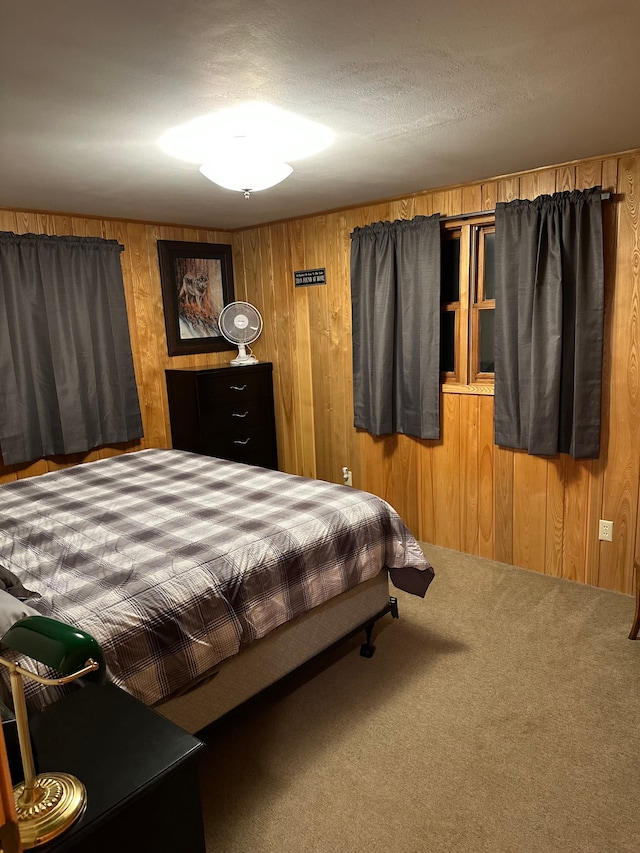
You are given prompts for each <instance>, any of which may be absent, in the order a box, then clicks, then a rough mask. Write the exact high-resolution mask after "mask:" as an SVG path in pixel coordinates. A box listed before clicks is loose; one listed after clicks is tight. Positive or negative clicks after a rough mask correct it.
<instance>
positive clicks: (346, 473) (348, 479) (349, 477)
mask: <svg viewBox="0 0 640 853" xmlns="http://www.w3.org/2000/svg"><path fill="white" fill-rule="evenodd" d="M342 480H343V482H344V484H345V486H353V474H352V473H351V471H350V470H349V469H348V468H347V466H346V465H345V466H344V468H343V469H342Z"/></svg>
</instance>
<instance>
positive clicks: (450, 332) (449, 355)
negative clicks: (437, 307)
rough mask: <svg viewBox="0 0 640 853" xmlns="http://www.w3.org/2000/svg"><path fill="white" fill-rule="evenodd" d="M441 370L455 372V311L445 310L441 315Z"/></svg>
mask: <svg viewBox="0 0 640 853" xmlns="http://www.w3.org/2000/svg"><path fill="white" fill-rule="evenodd" d="M440 317H441V318H442V319H441V322H440V371H441V372H442V373H453V371H454V370H455V369H456V351H455V332H456V313H455V311H443V312H442V314H441V315H440Z"/></svg>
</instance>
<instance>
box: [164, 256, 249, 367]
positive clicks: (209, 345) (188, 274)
mask: <svg viewBox="0 0 640 853" xmlns="http://www.w3.org/2000/svg"><path fill="white" fill-rule="evenodd" d="M158 259H159V261H160V281H161V282H162V299H163V302H164V322H165V327H166V330H167V349H168V351H169V355H191V354H192V353H199V352H216V351H218V350H232V349H235V345H234V344H231V343H229V341H227V340H226V339H225V338H223V337H222V335H221V334H220V328H219V326H218V316H219V315H220V311H222V308H223V307H224V306H225V305H227V304H228V303H229V302H233V301H234V299H235V296H234V291H233V264H232V254H231V246H227V245H226V244H224V243H185V242H182V241H180V240H158Z"/></svg>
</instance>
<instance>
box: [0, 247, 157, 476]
mask: <svg viewBox="0 0 640 853" xmlns="http://www.w3.org/2000/svg"><path fill="white" fill-rule="evenodd" d="M121 250H122V247H121V246H120V245H119V243H117V242H116V241H115V240H100V239H93V238H84V237H49V236H46V235H36V234H24V235H16V234H13V233H11V232H6V231H4V232H0V449H1V450H2V457H3V460H4V463H5V464H6V465H9V464H13V463H21V462H28V461H31V460H33V459H39V458H41V457H43V456H51V455H56V454H69V453H78V452H83V451H86V450H89V449H91V448H93V447H98V446H100V445H104V444H116V443H120V442H126V441H132V440H134V439H138V438H140V437H141V436H142V434H143V431H142V419H141V417H140V406H139V403H138V392H137V389H136V383H135V377H134V372H133V359H132V356H131V344H130V341H129V327H128V323H127V311H126V306H125V300H124V288H123V283H122V270H121V267H120V251H121Z"/></svg>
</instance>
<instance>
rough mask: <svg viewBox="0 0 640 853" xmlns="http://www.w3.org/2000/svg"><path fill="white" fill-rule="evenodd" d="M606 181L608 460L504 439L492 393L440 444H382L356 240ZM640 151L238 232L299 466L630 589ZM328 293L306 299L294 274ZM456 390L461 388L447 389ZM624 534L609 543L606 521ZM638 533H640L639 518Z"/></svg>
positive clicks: (501, 550)
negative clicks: (363, 414) (360, 383)
mask: <svg viewBox="0 0 640 853" xmlns="http://www.w3.org/2000/svg"><path fill="white" fill-rule="evenodd" d="M599 184H600V185H602V187H603V188H604V189H606V190H610V191H611V192H612V193H614V194H615V197H614V199H613V200H612V201H610V202H606V203H605V205H604V216H605V232H606V247H605V252H606V317H605V330H606V331H605V355H604V388H603V404H602V409H603V427H602V452H601V455H600V458H599V459H596V460H581V461H575V460H573V459H571V458H570V457H568V456H565V455H560V456H558V457H556V458H538V457H531V456H528V454H526V453H523V452H519V451H512V450H506V449H502V448H498V447H496V446H495V445H494V444H493V397H492V396H491V394H486V393H481V390H482V389H478V393H477V394H459V393H444V394H443V395H442V398H441V400H442V406H441V418H442V429H441V436H442V437H441V439H440V440H439V441H420V440H418V439H413V438H407V437H406V436H402V435H396V436H389V437H385V438H373V437H371V436H370V435H368V434H367V433H364V432H360V431H356V430H355V429H354V428H353V426H352V424H353V409H352V405H353V401H352V368H351V304H350V288H349V250H350V239H349V235H350V232H351V231H352V230H353V228H354V227H356V226H363V225H367V224H369V223H371V222H376V221H378V220H387V219H388V220H393V219H410V218H411V217H413V216H415V215H418V214H423V215H430V214H432V213H435V212H440V213H441V214H442V215H445V216H448V215H455V214H459V213H464V212H473V211H478V210H488V209H492V208H494V207H495V204H496V202H498V201H510V200H511V199H514V198H535V196H537V195H540V194H541V193H552V192H555V191H560V190H570V189H574V188H576V189H586V188H587V187H590V186H597V185H599ZM639 202H640V152H632V153H626V154H624V155H619V156H612V157H606V158H602V159H591V160H587V161H581V162H576V163H569V164H564V165H560V166H557V167H553V168H546V169H539V170H536V171H532V172H528V173H522V174H519V175H511V176H507V177H502V178H498V179H496V180H492V181H487V182H485V183H482V184H473V185H466V186H460V187H451V188H449V189H445V190H439V191H436V192H430V193H420V194H416V195H412V196H408V197H406V198H403V199H398V200H395V201H390V202H384V203H380V204H375V205H370V206H362V207H358V208H354V209H350V210H346V211H338V212H335V213H327V214H322V215H318V216H315V217H310V218H305V219H300V220H296V221H293V222H287V223H283V224H274V225H270V226H264V227H259V228H254V229H250V230H246V231H243V232H241V233H239V234H236V235H234V245H235V246H236V257H238V258H239V257H240V256H241V257H242V264H241V265H239V269H241V270H242V272H240V273H239V274H240V275H241V274H244V277H245V289H246V292H247V294H248V298H249V299H250V300H254V301H255V302H256V304H257V305H258V306H259V308H260V309H261V310H262V311H263V313H264V316H265V331H264V334H263V335H262V338H261V339H260V341H259V342H258V344H257V345H256V350H257V351H258V355H259V357H261V358H264V359H270V360H271V361H273V362H274V365H275V368H274V376H275V383H276V398H277V418H278V436H279V450H280V459H281V465H282V467H283V468H284V469H285V470H288V471H292V472H296V473H304V474H307V475H310V476H317V477H321V478H323V479H327V480H332V481H334V482H341V469H342V466H343V465H347V466H348V467H349V468H351V469H352V471H353V474H354V485H355V486H357V487H359V488H363V489H366V490H368V491H371V492H374V493H376V494H378V495H380V496H381V497H383V498H385V499H386V500H388V501H389V502H390V503H391V504H393V505H394V506H395V507H396V509H397V510H398V512H400V514H401V515H402V516H403V518H404V519H405V520H406V522H407V524H408V525H409V527H410V528H411V529H412V531H413V532H414V533H415V534H417V536H418V537H419V538H420V539H423V540H425V541H428V542H433V543H435V544H437V545H443V546H445V547H448V548H454V549H456V550H460V551H464V552H467V553H471V554H478V555H480V556H486V557H492V558H495V559H497V560H500V561H502V562H506V563H512V564H515V565H518V566H522V567H525V568H529V569H532V570H535V571H538V572H544V573H547V574H550V575H556V576H560V577H564V578H570V579H572V580H578V581H582V582H586V583H590V584H593V585H596V586H600V587H603V588H606V589H614V590H619V591H623V592H627V593H630V592H631V589H632V576H633V558H634V553H635V552H636V551H639V552H640V543H638V544H636V535H637V534H636V527H637V522H638V475H639V469H640V441H639V440H638V424H639V423H640V420H639V414H640V411H639V410H640V390H639V387H638V386H639V382H640V376H639V370H638V358H639V356H640V353H639V352H638V341H639V338H640V319H639V300H640V281H639V275H640V224H639ZM315 267H325V268H326V270H327V285H326V286H317V287H305V288H298V289H295V288H294V286H293V271H294V270H296V269H311V268H315ZM446 390H447V391H448V390H449V389H446ZM600 518H604V519H608V520H611V521H613V523H614V541H613V542H600V541H599V539H598V520H599V519H600ZM638 529H640V522H638Z"/></svg>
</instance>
